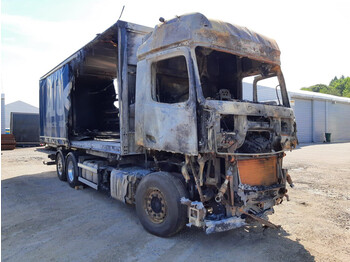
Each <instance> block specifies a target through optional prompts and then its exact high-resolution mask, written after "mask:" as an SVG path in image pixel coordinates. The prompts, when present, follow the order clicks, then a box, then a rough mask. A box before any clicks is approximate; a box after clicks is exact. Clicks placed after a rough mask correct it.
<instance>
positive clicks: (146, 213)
mask: <svg viewBox="0 0 350 262" xmlns="http://www.w3.org/2000/svg"><path fill="white" fill-rule="evenodd" d="M187 196H188V193H187V191H186V189H185V187H184V185H183V184H182V183H181V181H180V179H178V178H177V177H175V176H173V175H171V174H169V173H166V172H157V173H153V174H150V175H147V176H146V177H144V178H143V179H142V180H141V182H140V184H139V185H138V187H137V191H136V201H135V202H136V212H137V216H138V217H139V220H140V222H141V224H142V226H143V227H144V228H145V229H146V230H147V231H148V232H149V233H151V234H153V235H156V236H161V237H169V236H172V235H174V234H176V233H177V232H179V231H180V230H181V229H182V228H183V227H184V226H185V224H186V221H187V206H185V205H182V204H181V202H180V199H181V198H182V197H186V198H187Z"/></svg>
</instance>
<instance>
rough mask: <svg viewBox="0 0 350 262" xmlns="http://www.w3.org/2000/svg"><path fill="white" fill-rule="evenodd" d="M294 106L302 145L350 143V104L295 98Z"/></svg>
mask: <svg viewBox="0 0 350 262" xmlns="http://www.w3.org/2000/svg"><path fill="white" fill-rule="evenodd" d="M294 101H295V105H294V106H293V109H294V114H295V118H296V122H297V130H298V133H297V135H298V139H299V142H301V143H311V142H324V141H325V133H331V142H341V141H350V104H348V103H340V102H337V101H335V102H334V101H333V102H332V101H326V100H312V99H309V100H307V99H299V98H295V99H294Z"/></svg>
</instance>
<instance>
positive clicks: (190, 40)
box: [138, 13, 280, 65]
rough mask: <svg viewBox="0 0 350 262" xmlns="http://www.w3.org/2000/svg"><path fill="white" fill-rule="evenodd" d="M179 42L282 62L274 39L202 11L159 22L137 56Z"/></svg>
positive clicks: (276, 62) (277, 62) (267, 60)
mask: <svg viewBox="0 0 350 262" xmlns="http://www.w3.org/2000/svg"><path fill="white" fill-rule="evenodd" d="M176 45H194V46H197V45H198V46H207V47H212V48H214V49H221V50H224V51H225V50H226V51H227V52H231V53H234V54H236V55H240V56H245V57H249V58H252V59H257V60H262V61H265V62H269V63H274V64H278V65H279V64H280V50H279V48H278V45H277V43H276V41H275V40H273V39H271V38H268V37H266V36H263V35H261V34H258V33H255V32H253V31H251V30H249V29H248V28H246V27H242V26H237V25H233V24H229V23H226V22H222V21H218V20H211V19H208V18H206V17H205V16H204V15H202V14H200V13H192V14H187V15H183V16H178V17H176V18H174V19H172V20H169V21H165V22H164V23H161V24H159V25H157V26H156V27H155V29H154V31H153V32H152V34H151V35H150V36H149V38H148V39H146V41H145V42H144V43H143V44H142V45H141V46H140V48H139V51H138V56H139V57H143V56H144V55H146V54H147V53H150V52H152V51H155V50H157V49H159V48H164V47H167V46H176Z"/></svg>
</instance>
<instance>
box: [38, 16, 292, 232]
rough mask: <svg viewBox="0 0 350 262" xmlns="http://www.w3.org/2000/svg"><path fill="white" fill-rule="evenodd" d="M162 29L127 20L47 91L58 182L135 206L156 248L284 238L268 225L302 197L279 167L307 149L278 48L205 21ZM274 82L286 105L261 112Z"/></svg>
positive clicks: (192, 19) (46, 124)
mask: <svg viewBox="0 0 350 262" xmlns="http://www.w3.org/2000/svg"><path fill="white" fill-rule="evenodd" d="M160 21H161V23H160V24H158V25H157V26H156V27H155V28H154V29H152V28H149V27H145V26H141V25H136V24H133V23H128V22H124V21H120V20H119V21H117V22H116V23H115V24H114V25H112V26H111V27H110V28H108V29H107V30H106V31H105V32H103V33H101V34H98V35H97V36H96V38H95V39H93V40H92V41H91V42H89V43H88V44H87V45H85V46H84V47H82V48H81V49H80V50H78V51H77V52H76V53H74V54H73V55H72V56H70V57H69V58H67V59H66V60H65V61H63V62H62V63H61V64H59V65H58V66H57V67H55V68H54V69H52V70H51V71H50V72H48V73H47V74H46V75H44V76H43V77H42V78H41V79H40V140H41V141H42V142H44V143H46V144H47V145H49V146H52V147H55V148H56V149H57V151H56V153H55V154H54V155H51V156H50V157H51V158H52V159H53V160H55V161H56V167H57V168H56V169H57V175H58V178H59V179H60V180H62V181H67V182H68V184H69V185H70V186H71V187H76V186H80V185H87V186H89V187H92V188H94V189H96V190H100V191H104V192H106V193H107V194H109V195H110V196H111V197H113V198H115V199H118V200H120V201H122V202H123V203H127V204H135V206H136V211H137V215H138V217H139V219H140V221H141V224H142V225H143V227H144V228H145V229H146V230H147V231H148V232H150V233H152V234H155V235H158V236H163V237H166V236H171V235H173V234H176V233H177V232H179V231H180V230H181V229H182V228H183V227H184V225H186V224H187V225H188V226H196V227H200V228H203V229H204V230H205V231H206V233H213V232H221V231H226V230H229V229H233V228H237V227H241V226H244V225H246V224H247V223H249V221H250V220H251V219H253V220H255V221H259V222H260V223H262V224H264V225H267V226H271V227H275V226H274V225H273V224H272V223H271V222H269V221H268V220H266V215H267V214H271V213H273V206H274V205H277V204H280V203H281V202H282V201H283V198H284V197H287V189H286V183H287V182H289V183H290V184H291V186H292V185H293V184H292V181H291V179H290V176H289V175H288V172H287V170H286V169H284V168H283V166H282V162H283V157H284V156H285V151H287V150H292V149H294V148H295V147H296V145H297V143H298V141H297V137H296V124H295V118H294V113H293V110H292V109H291V108H290V104H289V99H288V95H287V90H286V85H285V81H284V78H283V74H282V71H281V67H280V51H279V48H278V46H277V43H276V42H275V41H274V40H272V39H269V38H267V37H265V36H262V35H260V34H257V33H255V32H253V31H251V30H249V29H247V28H245V27H240V26H236V25H232V24H229V23H225V22H221V21H216V20H210V19H208V18H206V17H205V16H204V15H202V14H200V13H193V14H186V15H183V16H177V17H175V18H174V19H171V20H168V21H165V20H164V19H160ZM252 76H253V77H255V78H254V81H253V88H252V94H251V99H245V98H244V96H243V92H244V90H243V84H242V81H243V79H244V78H246V77H252ZM270 78H274V79H277V81H278V87H276V93H278V94H279V96H278V100H273V101H261V99H260V95H259V86H258V85H257V83H258V82H259V81H260V80H263V79H270ZM280 98H281V99H280Z"/></svg>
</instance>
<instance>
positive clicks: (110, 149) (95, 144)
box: [71, 140, 120, 154]
mask: <svg viewBox="0 0 350 262" xmlns="http://www.w3.org/2000/svg"><path fill="white" fill-rule="evenodd" d="M71 146H72V147H75V148H81V149H90V150H94V151H100V152H104V153H112V154H120V142H119V140H109V141H99V140H85V141H71Z"/></svg>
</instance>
